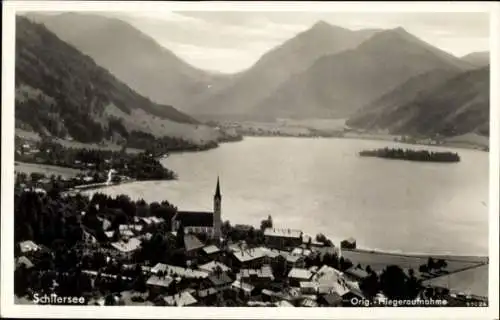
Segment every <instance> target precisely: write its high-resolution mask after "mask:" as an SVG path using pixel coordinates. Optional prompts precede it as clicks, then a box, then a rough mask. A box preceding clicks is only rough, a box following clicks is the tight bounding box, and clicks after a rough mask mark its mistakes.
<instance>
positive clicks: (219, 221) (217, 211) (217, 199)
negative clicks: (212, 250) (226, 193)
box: [213, 177, 222, 239]
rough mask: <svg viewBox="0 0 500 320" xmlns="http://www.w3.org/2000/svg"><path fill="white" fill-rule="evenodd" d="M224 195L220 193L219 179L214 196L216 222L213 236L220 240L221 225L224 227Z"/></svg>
mask: <svg viewBox="0 0 500 320" xmlns="http://www.w3.org/2000/svg"><path fill="white" fill-rule="evenodd" d="M221 211H222V195H221V193H220V182H219V177H217V186H216V187H215V194H214V216H213V217H214V220H213V228H214V229H213V230H214V233H213V236H214V238H215V239H220V237H221V225H222V212H221Z"/></svg>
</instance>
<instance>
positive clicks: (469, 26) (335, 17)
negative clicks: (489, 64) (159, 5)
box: [106, 11, 489, 73]
mask: <svg viewBox="0 0 500 320" xmlns="http://www.w3.org/2000/svg"><path fill="white" fill-rule="evenodd" d="M106 15H112V16H114V17H118V18H120V19H122V20H125V21H127V22H129V23H130V24H132V25H133V26H135V27H136V28H138V29H139V30H141V31H142V32H144V33H146V34H148V35H149V36H151V37H153V38H154V39H155V40H156V41H157V42H158V43H159V44H161V45H162V46H164V47H166V48H168V49H169V50H171V51H173V52H174V53H175V54H176V55H178V56H179V57H180V58H182V59H183V60H185V61H186V62H188V63H190V64H192V65H193V66H195V67H198V68H201V69H205V70H213V71H219V72H223V73H234V72H238V71H242V70H245V69H247V68H249V67H251V66H252V64H254V63H255V62H256V61H257V60H258V59H259V58H260V57H261V56H262V55H263V54H264V53H265V52H267V51H269V50H270V49H272V48H274V47H276V46H278V45H280V44H281V43H283V42H284V41H286V40H288V39H290V38H292V37H293V36H294V35H296V34H297V33H299V32H301V31H305V30H307V29H308V28H310V27H311V26H312V25H313V24H314V23H316V22H317V21H320V20H323V21H325V22H328V23H330V24H332V25H337V26H340V27H344V28H347V29H351V30H359V29H373V28H376V29H391V28H396V27H403V28H405V29H406V30H407V31H408V32H410V33H412V34H414V35H415V36H417V37H419V38H421V39H422V40H424V41H426V42H428V43H430V44H432V45H434V46H436V47H438V48H440V49H442V50H445V51H447V52H449V53H451V54H454V55H456V56H463V55H465V54H468V53H471V52H477V51H489V17H488V14H487V13H481V12H472V13H471V12H454V13H450V12H432V13H429V12H422V13H418V12H366V13H363V12H284V11H281V12H278V11H274V12H272V11H268V12H255V11H246V12H244V11H239V12H238V11H232V12H231V11H177V12H165V11H135V12H119V13H106Z"/></svg>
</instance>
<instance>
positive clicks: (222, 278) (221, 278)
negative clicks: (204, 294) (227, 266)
mask: <svg viewBox="0 0 500 320" xmlns="http://www.w3.org/2000/svg"><path fill="white" fill-rule="evenodd" d="M208 280H210V282H212V284H213V285H214V286H216V287H218V286H223V285H226V284H230V283H232V282H233V280H232V279H231V278H230V277H229V276H228V275H227V274H226V273H224V272H223V273H221V274H218V275H216V274H213V275H211V276H210V277H208Z"/></svg>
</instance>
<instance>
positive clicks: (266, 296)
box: [261, 289, 278, 301]
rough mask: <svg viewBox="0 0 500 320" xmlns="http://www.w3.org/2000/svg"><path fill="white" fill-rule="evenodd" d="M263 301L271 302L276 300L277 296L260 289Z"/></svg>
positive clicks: (274, 293)
mask: <svg viewBox="0 0 500 320" xmlns="http://www.w3.org/2000/svg"><path fill="white" fill-rule="evenodd" d="M261 295H262V300H263V301H273V300H276V298H277V296H278V294H277V293H276V292H274V291H272V290H269V289H262V291H261Z"/></svg>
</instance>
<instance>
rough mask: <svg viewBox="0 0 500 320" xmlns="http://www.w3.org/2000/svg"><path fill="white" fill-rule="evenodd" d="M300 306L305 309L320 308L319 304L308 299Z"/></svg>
mask: <svg viewBox="0 0 500 320" xmlns="http://www.w3.org/2000/svg"><path fill="white" fill-rule="evenodd" d="M300 306H301V307H304V308H315V307H317V306H318V303H317V302H316V301H314V300H313V299H310V298H306V299H304V300H302V302H301V303H300Z"/></svg>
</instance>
